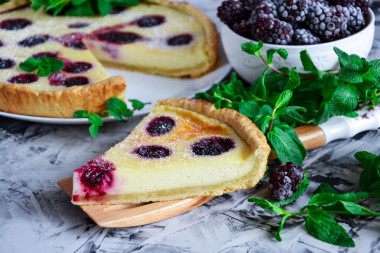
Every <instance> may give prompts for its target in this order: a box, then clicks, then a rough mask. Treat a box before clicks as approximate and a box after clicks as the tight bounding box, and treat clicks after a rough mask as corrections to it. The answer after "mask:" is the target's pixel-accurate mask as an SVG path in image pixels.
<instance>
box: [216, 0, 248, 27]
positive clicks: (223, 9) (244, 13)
mask: <svg viewBox="0 0 380 253" xmlns="http://www.w3.org/2000/svg"><path fill="white" fill-rule="evenodd" d="M250 13H251V12H250V10H247V9H246V8H245V5H243V4H242V3H241V2H240V1H234V0H227V1H224V2H222V4H221V5H220V6H219V7H218V13H217V16H218V17H219V18H220V20H221V21H222V22H223V23H225V24H227V25H229V26H232V25H233V24H235V23H238V22H239V21H241V20H246V19H248V17H249V15H250Z"/></svg>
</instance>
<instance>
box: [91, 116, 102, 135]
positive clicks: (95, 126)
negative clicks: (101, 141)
mask: <svg viewBox="0 0 380 253" xmlns="http://www.w3.org/2000/svg"><path fill="white" fill-rule="evenodd" d="M88 121H89V122H90V123H91V125H90V127H89V131H90V134H91V136H92V137H94V138H95V137H96V136H98V131H99V127H101V126H103V119H102V117H100V116H99V115H98V114H95V113H90V115H88Z"/></svg>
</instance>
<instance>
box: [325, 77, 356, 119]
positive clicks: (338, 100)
mask: <svg viewBox="0 0 380 253" xmlns="http://www.w3.org/2000/svg"><path fill="white" fill-rule="evenodd" d="M358 98H359V94H358V91H357V90H356V88H355V86H353V85H347V84H341V85H339V86H338V88H337V89H336V90H335V91H334V93H333V94H332V97H331V99H330V103H329V111H330V113H331V115H344V114H347V113H349V112H352V111H353V110H355V109H356V107H357V106H358V102H359V100H358Z"/></svg>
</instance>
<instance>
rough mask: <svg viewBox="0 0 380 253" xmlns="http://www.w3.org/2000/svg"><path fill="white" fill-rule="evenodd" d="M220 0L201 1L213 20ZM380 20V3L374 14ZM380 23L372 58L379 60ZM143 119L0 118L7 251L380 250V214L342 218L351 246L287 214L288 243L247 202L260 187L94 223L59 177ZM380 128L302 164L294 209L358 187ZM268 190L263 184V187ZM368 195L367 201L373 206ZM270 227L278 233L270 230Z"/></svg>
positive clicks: (1, 224) (379, 144) (1, 233)
mask: <svg viewBox="0 0 380 253" xmlns="http://www.w3.org/2000/svg"><path fill="white" fill-rule="evenodd" d="M220 2H221V0H193V1H190V3H192V4H194V5H196V6H198V7H199V8H200V9H202V10H203V11H204V12H206V13H207V14H208V15H209V16H210V17H212V19H213V20H214V21H215V22H218V21H217V18H216V7H217V6H218V5H219V4H220ZM376 13H377V18H379V15H380V9H379V10H377V11H376ZM379 30H380V23H379V21H377V22H376V35H375V37H376V38H375V42H374V47H373V49H372V51H371V54H370V59H374V58H380V32H379ZM140 120H141V117H138V118H134V119H133V120H132V121H131V122H130V123H128V124H127V125H125V124H118V123H108V124H106V125H105V126H104V127H103V128H102V129H101V130H100V134H99V136H98V137H97V138H96V139H92V138H91V137H90V135H89V134H88V129H87V128H88V126H65V125H42V124H35V123H29V122H23V121H17V120H11V119H8V118H3V117H0V252H1V253H2V252H4V253H8V252H131V251H138V252H163V251H164V252H284V251H285V252H287V251H291V252H346V251H349V252H380V219H379V218H377V219H374V218H360V219H349V220H343V219H339V218H338V221H339V222H340V223H341V224H342V226H343V227H344V228H345V229H346V230H347V231H348V232H349V234H350V235H351V236H352V237H353V238H354V241H355V243H356V247H355V248H352V249H348V248H343V247H338V246H333V245H330V244H327V243H323V242H321V241H318V240H317V239H314V238H313V237H311V236H309V235H308V234H307V233H306V231H305V229H304V225H303V219H300V218H295V219H290V220H288V221H287V223H286V225H285V229H284V231H283V233H282V238H283V241H282V242H277V241H276V240H275V239H274V237H273V231H275V230H276V229H277V226H278V224H279V221H280V220H279V217H278V216H275V215H273V214H272V213H269V212H267V211H264V210H263V209H261V208H259V207H255V206H254V205H253V204H251V203H248V202H247V197H249V196H250V195H252V194H253V193H254V190H253V189H251V190H244V191H240V192H234V193H230V194H225V195H223V196H220V197H217V198H215V199H213V200H212V201H210V202H208V203H207V204H205V205H203V206H201V207H199V208H197V209H194V210H192V211H190V212H188V213H185V214H183V215H180V216H177V217H174V218H171V219H168V220H165V221H161V222H157V223H154V224H151V225H145V226H140V227H133V228H124V229H105V228H100V227H98V226H96V225H95V224H94V223H93V222H92V221H91V220H90V219H89V218H88V217H87V216H86V214H85V213H84V212H83V211H82V210H81V209H80V208H78V207H76V206H74V205H72V204H71V203H70V199H69V197H68V196H67V195H66V194H65V193H64V192H63V191H62V190H61V189H60V188H59V187H58V185H57V183H56V182H57V180H59V179H62V178H66V177H69V176H71V175H72V172H73V170H74V169H75V168H78V167H80V166H81V165H82V164H84V163H85V162H87V161H88V160H90V159H92V158H94V157H96V156H97V155H99V154H101V153H103V152H104V151H106V150H107V149H108V148H110V147H111V146H113V145H114V144H116V143H117V142H119V141H120V140H122V139H123V138H124V137H125V136H126V135H127V134H128V133H129V132H130V131H131V130H132V129H133V128H134V126H136V124H138V122H139V121H140ZM379 140H380V132H379V131H372V132H366V133H361V134H359V135H357V136H355V137H354V138H352V139H348V140H342V141H335V142H333V143H330V144H328V145H327V146H325V147H323V148H320V149H318V150H314V151H311V152H309V153H308V156H307V158H306V160H305V164H304V168H306V169H308V170H309V178H310V180H311V185H310V186H309V188H308V190H307V192H306V194H305V195H304V196H302V197H301V198H300V199H299V200H298V201H297V202H296V203H295V204H292V205H291V206H290V207H289V210H295V209H297V208H299V207H301V206H303V205H304V204H306V202H307V200H308V199H309V197H310V196H311V193H312V192H313V190H314V189H315V188H316V187H317V186H318V185H319V184H320V183H321V182H328V183H330V184H332V185H334V186H335V187H336V188H338V189H339V190H341V191H343V192H348V191H358V190H359V188H358V176H359V173H360V171H361V166H360V165H359V163H358V162H357V161H356V160H355V159H354V158H353V154H354V153H355V152H356V151H360V150H367V151H369V152H373V153H376V154H379V153H380V141H379ZM258 188H259V189H260V186H259V187H258ZM373 202H374V201H372V206H371V205H370V204H369V203H370V202H369V201H366V202H364V204H369V206H370V207H371V208H374V206H375V205H374V204H373ZM271 231H272V232H271Z"/></svg>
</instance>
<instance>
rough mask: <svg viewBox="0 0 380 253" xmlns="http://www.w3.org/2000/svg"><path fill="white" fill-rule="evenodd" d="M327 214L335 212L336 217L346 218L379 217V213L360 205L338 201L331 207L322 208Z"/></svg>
mask: <svg viewBox="0 0 380 253" xmlns="http://www.w3.org/2000/svg"><path fill="white" fill-rule="evenodd" d="M324 209H325V210H326V211H327V212H336V213H337V214H338V215H342V216H347V215H367V216H370V215H371V216H380V213H379V212H374V211H372V210H369V209H368V208H365V207H363V206H361V205H358V204H356V203H353V202H349V201H343V200H339V201H337V202H336V203H334V204H333V205H330V206H328V207H327V208H325V207H324Z"/></svg>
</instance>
